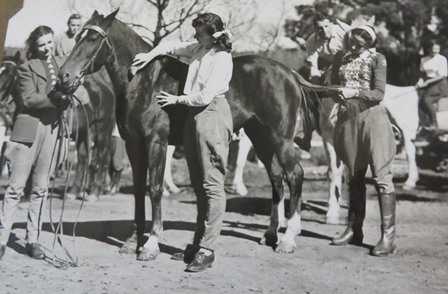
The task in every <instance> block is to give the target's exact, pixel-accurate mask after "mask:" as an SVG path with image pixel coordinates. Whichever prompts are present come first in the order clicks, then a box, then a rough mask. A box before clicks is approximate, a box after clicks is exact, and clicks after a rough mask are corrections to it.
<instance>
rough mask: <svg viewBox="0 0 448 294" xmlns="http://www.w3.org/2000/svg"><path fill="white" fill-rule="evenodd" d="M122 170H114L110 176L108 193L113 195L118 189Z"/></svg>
mask: <svg viewBox="0 0 448 294" xmlns="http://www.w3.org/2000/svg"><path fill="white" fill-rule="evenodd" d="M122 172H123V171H122V170H120V171H114V173H113V175H112V178H111V186H110V194H111V195H115V194H117V193H118V191H119V190H120V179H121V173H122Z"/></svg>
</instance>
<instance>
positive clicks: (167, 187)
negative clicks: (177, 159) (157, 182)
mask: <svg viewBox="0 0 448 294" xmlns="http://www.w3.org/2000/svg"><path fill="white" fill-rule="evenodd" d="M175 149H176V146H172V145H169V146H168V147H167V149H166V160H165V172H164V175H163V186H164V190H163V196H169V195H170V193H179V192H180V189H179V187H177V186H176V184H174V181H173V173H172V170H171V163H172V161H173V154H174V151H175Z"/></svg>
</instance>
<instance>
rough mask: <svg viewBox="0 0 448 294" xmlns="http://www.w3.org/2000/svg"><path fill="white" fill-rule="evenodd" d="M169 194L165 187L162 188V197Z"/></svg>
mask: <svg viewBox="0 0 448 294" xmlns="http://www.w3.org/2000/svg"><path fill="white" fill-rule="evenodd" d="M170 195H171V193H170V192H169V191H168V190H167V189H163V192H162V196H163V197H168V196H170Z"/></svg>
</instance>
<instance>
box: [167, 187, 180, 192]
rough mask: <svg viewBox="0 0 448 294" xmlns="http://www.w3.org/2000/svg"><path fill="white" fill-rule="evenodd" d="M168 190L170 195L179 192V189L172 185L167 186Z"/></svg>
mask: <svg viewBox="0 0 448 294" xmlns="http://www.w3.org/2000/svg"><path fill="white" fill-rule="evenodd" d="M168 190H169V191H170V192H171V193H179V192H180V189H179V187H177V186H176V185H174V186H168Z"/></svg>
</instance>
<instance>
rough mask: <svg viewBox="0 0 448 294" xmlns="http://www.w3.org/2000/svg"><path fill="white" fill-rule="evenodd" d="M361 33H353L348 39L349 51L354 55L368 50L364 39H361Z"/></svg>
mask: <svg viewBox="0 0 448 294" xmlns="http://www.w3.org/2000/svg"><path fill="white" fill-rule="evenodd" d="M361 34H362V31H361V32H353V33H352V36H351V38H350V48H349V49H350V51H351V52H352V53H354V54H360V53H362V52H364V51H365V50H366V49H368V44H367V41H366V40H365V39H363V38H362V37H361Z"/></svg>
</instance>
